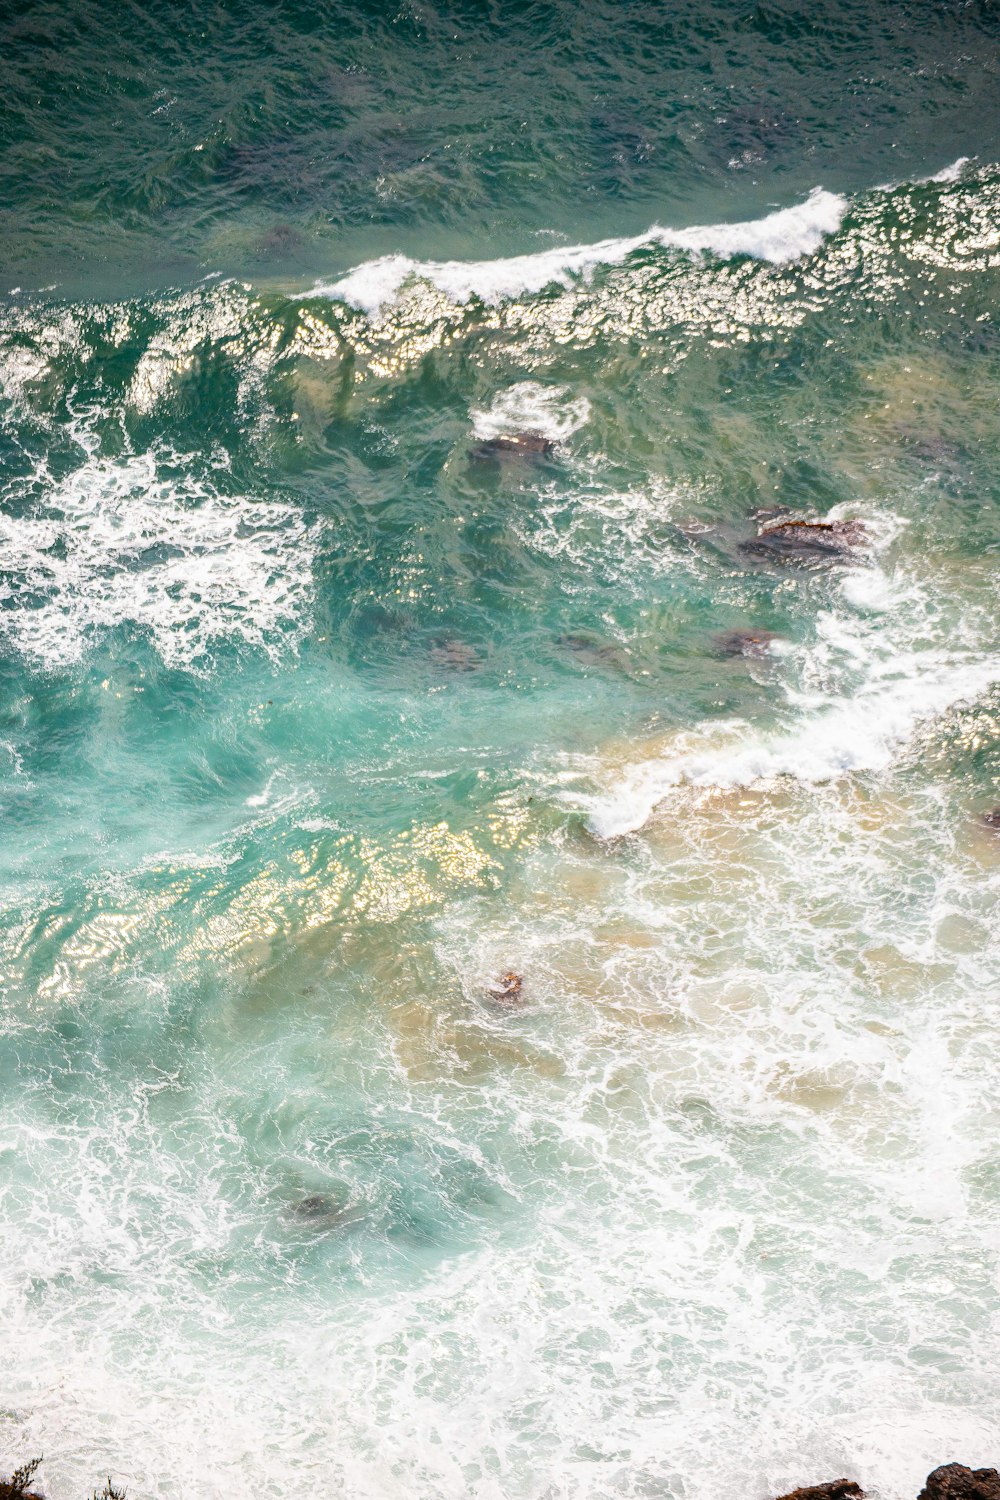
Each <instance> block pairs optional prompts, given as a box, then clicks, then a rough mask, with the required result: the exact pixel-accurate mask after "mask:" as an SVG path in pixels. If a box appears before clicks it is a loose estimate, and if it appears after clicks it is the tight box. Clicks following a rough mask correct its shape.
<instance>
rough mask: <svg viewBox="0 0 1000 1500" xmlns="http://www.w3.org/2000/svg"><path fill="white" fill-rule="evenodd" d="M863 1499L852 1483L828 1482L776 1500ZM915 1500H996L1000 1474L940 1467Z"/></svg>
mask: <svg viewBox="0 0 1000 1500" xmlns="http://www.w3.org/2000/svg"><path fill="white" fill-rule="evenodd" d="M864 1496H865V1492H864V1490H863V1489H862V1488H861V1486H860V1485H859V1484H857V1483H856V1482H855V1480H853V1479H828V1480H827V1481H826V1483H825V1484H814V1485H805V1486H804V1487H803V1488H801V1489H797V1490H790V1491H789V1492H788V1493H787V1494H785V1495H779V1496H778V1497H777V1500H864ZM917 1500H1000V1474H998V1473H997V1471H996V1469H969V1468H966V1466H965V1464H956V1463H950V1464H942V1465H941V1467H940V1468H938V1469H934V1470H933V1472H932V1473H930V1474H928V1476H927V1478H926V1480H925V1481H924V1487H923V1489H922V1490H921V1491H920V1494H919V1495H918V1496H917Z"/></svg>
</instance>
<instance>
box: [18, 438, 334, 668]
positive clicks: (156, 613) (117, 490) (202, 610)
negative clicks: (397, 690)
mask: <svg viewBox="0 0 1000 1500" xmlns="http://www.w3.org/2000/svg"><path fill="white" fill-rule="evenodd" d="M83 439H84V441H85V444H86V446H87V447H89V448H90V449H91V451H90V452H89V453H88V456H87V458H86V459H85V461H84V462H83V463H82V464H81V465H80V467H79V468H77V469H76V470H75V471H74V472H73V473H72V474H70V475H69V476H68V477H67V478H64V479H61V480H59V481H58V482H55V483H53V482H52V481H51V480H47V482H45V483H43V484H41V485H40V484H39V483H38V477H37V476H36V477H35V480H34V482H33V483H32V486H31V491H30V493H31V494H32V497H33V498H32V499H31V501H30V504H29V505H28V506H27V507H24V505H23V500H20V503H19V504H18V507H17V510H18V512H20V513H11V512H10V511H9V510H6V509H5V510H4V511H3V512H0V602H2V603H3V605H4V608H3V609H2V611H0V635H2V636H4V637H6V639H7V640H8V641H9V642H10V643H11V644H12V645H13V646H14V647H15V648H16V649H17V650H19V651H20V652H22V653H23V654H24V656H26V657H28V658H30V659H34V660H36V661H40V662H43V663H44V664H45V665H47V666H49V667H53V668H57V667H64V666H66V665H68V664H70V663H72V662H74V661H76V660H78V659H79V658H80V657H81V656H82V655H83V653H84V651H85V649H86V646H87V642H88V639H89V638H90V637H91V636H92V635H93V633H94V632H95V631H100V630H102V629H112V628H114V627H116V626H121V625H123V624H126V623H132V624H134V625H137V626H139V627H141V628H144V629H146V630H148V631H149V633H150V635H151V636H152V639H153V641H154V643H155V645H156V648H157V650H158V651H159V653H160V655H161V657H162V658H163V660H164V661H165V662H166V663H167V664H168V665H171V666H187V667H191V666H195V665H197V664H198V663H199V662H202V661H204V659H205V658H206V657H207V656H208V654H209V653H210V651H211V649H212V648H213V646H215V645H217V644H219V643H221V642H222V641H223V640H226V639H242V640H243V641H246V642H248V643H250V644H252V645H254V646H257V647H260V648H263V649H264V650H266V651H268V652H269V653H271V652H273V651H275V650H276V649H277V648H278V647H279V645H285V646H287V645H288V644H289V643H290V642H292V641H294V639H295V638H296V637H297V635H298V633H299V632H300V630H301V629H302V627H303V623H304V613H305V610H306V606H307V604H308V601H309V599H310V597H311V590H312V582H311V579H312V574H311V562H312V551H313V544H314V537H313V535H312V533H311V531H310V529H309V527H308V526H307V524H306V523H305V522H304V521H303V519H302V517H301V516H300V515H299V513H298V512H297V511H295V510H294V509H293V508H292V507H291V506H287V505H282V504H271V503H269V504H262V503H260V502H256V501H253V500H250V499H247V498H245V497H243V496H238V495H224V494H222V493H220V492H219V491H217V490H215V489H214V488H213V486H212V485H211V484H210V483H209V482H208V481H206V480H199V479H196V478H193V477H191V473H190V470H191V464H190V460H189V459H187V460H180V459H178V457H177V456H176V455H174V456H173V457H172V462H171V465H170V467H171V469H173V470H174V474H173V476H172V477H169V478H167V477H163V474H162V471H161V467H160V465H159V464H158V462H157V457H156V455H154V454H152V453H145V454H141V455H136V456H133V457H129V458H125V459H118V460H110V459H102V458H99V457H97V456H96V454H95V453H94V452H93V451H92V450H93V448H94V446H95V445H94V444H93V443H92V442H91V441H90V440H89V438H88V437H87V436H86V434H84V435H83ZM182 466H183V468H184V475H183V477H178V475H177V470H179V469H180V468H181V467H182ZM39 488H41V490H42V494H41V497H40V498H34V497H35V496H37V494H38V490H39ZM8 498H10V497H8ZM14 498H15V499H17V498H19V497H14Z"/></svg>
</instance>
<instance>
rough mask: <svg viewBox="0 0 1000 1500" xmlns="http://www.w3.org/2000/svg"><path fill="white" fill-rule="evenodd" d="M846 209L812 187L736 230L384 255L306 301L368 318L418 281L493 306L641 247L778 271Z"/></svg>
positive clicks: (807, 250) (816, 242)
mask: <svg viewBox="0 0 1000 1500" xmlns="http://www.w3.org/2000/svg"><path fill="white" fill-rule="evenodd" d="M846 211H847V200H846V198H844V197H842V196H841V195H840V194H838V193H828V192H827V191H826V190H825V189H824V188H815V189H814V190H813V191H812V192H811V193H810V194H809V197H808V198H807V199H806V200H805V202H804V203H799V204H796V205H795V206H794V207H792V208H782V209H778V210H776V211H775V212H774V213H771V214H767V215H765V216H764V217H763V218H761V219H749V220H746V221H745V222H742V223H736V224H700V225H694V226H693V227H691V228H689V229H668V228H663V227H661V226H660V225H653V226H652V228H650V229H648V230H647V231H646V232H645V233H644V234H638V235H633V236H631V237H628V238H623V239H609V240H599V241H597V243H595V244H592V245H566V246H559V247H557V248H554V249H551V250H541V251H537V252H536V253H535V254H533V255H514V256H508V257H505V258H503V259H499V260H482V261H459V260H447V261H431V260H427V261H417V260H411V259H410V257H409V256H406V255H386V256H382V257H381V258H380V259H379V260H373V261H366V262H365V263H364V264H363V265H360V266H356V267H355V268H354V269H353V270H352V271H348V272H347V274H346V275H345V276H342V277H341V278H340V279H339V280H337V281H334V282H330V283H326V284H322V285H319V286H316V287H315V288H314V289H313V291H312V293H311V295H312V296H314V297H329V298H332V299H333V300H334V301H337V302H346V303H348V304H349V305H350V306H352V307H357V308H359V309H360V310H361V311H362V312H365V313H367V314H368V315H369V317H371V316H374V315H375V314H376V313H377V312H378V311H379V310H380V309H381V308H382V307H383V306H384V305H385V304H386V303H387V302H391V301H393V300H394V299H395V298H396V297H397V296H398V294H399V292H400V291H401V290H402V288H403V287H404V286H405V285H406V283H407V282H408V281H411V280H420V281H427V282H430V283H431V285H432V286H435V287H437V289H438V290H439V291H441V292H444V294H445V296H447V297H448V298H450V300H451V301H453V302H457V303H465V302H468V301H469V300H470V298H472V297H478V298H480V299H481V301H483V302H485V303H487V304H491V305H493V304H496V303H499V302H503V301H505V300H510V299H512V298H515V297H522V296H529V295H531V294H532V293H535V292H540V291H542V290H543V289H544V288H545V287H547V286H551V285H553V284H557V285H561V286H569V285H571V283H572V281H573V280H574V279H575V278H577V277H584V278H586V277H589V276H590V275H591V274H592V272H593V271H594V270H596V268H597V267H598V266H615V265H620V264H621V263H622V261H624V260H626V259H627V258H628V257H629V256H630V255H632V254H634V253H635V251H636V250H640V249H642V248H643V247H644V246H646V245H662V246H664V247H665V248H668V249H675V250H684V251H688V252H690V253H693V254H697V253H701V252H704V251H710V252H711V253H712V254H713V255H719V256H723V257H729V256H734V255H748V256H752V257H753V258H754V259H757V260H766V261H770V262H771V263H772V264H774V265H785V264H787V263H789V262H790V261H794V260H798V259H799V258H800V257H801V256H803V255H812V254H814V253H815V251H816V250H817V249H818V248H819V246H820V245H821V244H822V242H823V240H824V238H825V237H826V236H827V235H828V234H833V233H835V232H836V230H837V229H838V228H839V227H840V224H841V221H842V220H843V217H844V214H845V213H846Z"/></svg>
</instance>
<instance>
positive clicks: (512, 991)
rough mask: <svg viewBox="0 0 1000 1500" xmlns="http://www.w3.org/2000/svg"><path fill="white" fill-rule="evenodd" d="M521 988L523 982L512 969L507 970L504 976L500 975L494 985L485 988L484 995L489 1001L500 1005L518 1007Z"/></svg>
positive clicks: (520, 999) (520, 1001)
mask: <svg viewBox="0 0 1000 1500" xmlns="http://www.w3.org/2000/svg"><path fill="white" fill-rule="evenodd" d="M523 988H524V980H523V979H522V978H521V976H520V974H515V972H514V970H513V969H508V970H507V972H506V974H501V975H500V978H499V980H498V981H497V983H496V984H491V985H488V986H487V989H486V993H487V994H488V995H489V997H490V999H491V1000H496V1001H498V1002H499V1003H500V1004H501V1005H520V1004H521V1003H522V998H523V997H522V995H521V991H522V989H523Z"/></svg>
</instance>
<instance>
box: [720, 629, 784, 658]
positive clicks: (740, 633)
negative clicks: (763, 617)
mask: <svg viewBox="0 0 1000 1500" xmlns="http://www.w3.org/2000/svg"><path fill="white" fill-rule="evenodd" d="M777 639H778V637H777V636H776V635H775V633H774V631H773V630H724V631H723V632H722V634H721V635H717V636H716V637H715V649H716V651H717V652H718V653H719V655H720V656H755V657H756V656H766V655H767V654H768V650H769V648H770V645H771V642H772V641H776V640H777Z"/></svg>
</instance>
